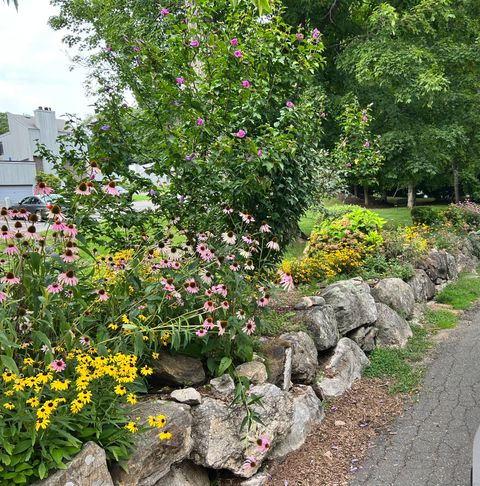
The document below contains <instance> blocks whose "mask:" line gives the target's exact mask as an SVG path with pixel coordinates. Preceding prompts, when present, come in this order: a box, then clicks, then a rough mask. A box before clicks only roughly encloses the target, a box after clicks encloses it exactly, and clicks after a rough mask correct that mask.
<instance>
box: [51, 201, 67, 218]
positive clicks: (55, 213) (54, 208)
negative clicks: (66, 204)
mask: <svg viewBox="0 0 480 486" xmlns="http://www.w3.org/2000/svg"><path fill="white" fill-rule="evenodd" d="M47 208H48V217H49V218H50V219H53V220H54V221H55V220H57V219H58V220H59V221H64V220H65V216H64V215H63V214H62V209H61V208H60V206H58V204H53V205H52V204H47Z"/></svg>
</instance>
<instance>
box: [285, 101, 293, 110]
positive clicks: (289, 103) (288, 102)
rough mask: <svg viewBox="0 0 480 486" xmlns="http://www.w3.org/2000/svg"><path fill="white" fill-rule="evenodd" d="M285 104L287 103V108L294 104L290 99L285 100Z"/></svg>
mask: <svg viewBox="0 0 480 486" xmlns="http://www.w3.org/2000/svg"><path fill="white" fill-rule="evenodd" d="M285 104H286V105H287V108H293V107H294V106H295V105H294V104H293V102H292V101H287V102H286V103H285Z"/></svg>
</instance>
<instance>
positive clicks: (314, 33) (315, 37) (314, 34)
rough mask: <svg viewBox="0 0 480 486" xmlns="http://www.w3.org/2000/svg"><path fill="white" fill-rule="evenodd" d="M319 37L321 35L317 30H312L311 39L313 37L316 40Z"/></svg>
mask: <svg viewBox="0 0 480 486" xmlns="http://www.w3.org/2000/svg"><path fill="white" fill-rule="evenodd" d="M320 35H321V34H320V31H319V30H318V29H317V28H315V29H313V32H312V37H313V38H314V39H318V38H320Z"/></svg>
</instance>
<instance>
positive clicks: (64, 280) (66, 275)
mask: <svg viewBox="0 0 480 486" xmlns="http://www.w3.org/2000/svg"><path fill="white" fill-rule="evenodd" d="M58 281H59V283H61V284H64V285H69V286H70V287H73V286H75V285H77V284H78V278H77V277H75V272H74V271H73V270H68V272H63V273H61V274H60V275H59V276H58Z"/></svg>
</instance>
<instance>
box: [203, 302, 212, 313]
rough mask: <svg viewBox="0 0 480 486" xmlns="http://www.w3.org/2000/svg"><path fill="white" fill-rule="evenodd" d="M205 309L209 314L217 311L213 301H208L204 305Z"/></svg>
mask: <svg viewBox="0 0 480 486" xmlns="http://www.w3.org/2000/svg"><path fill="white" fill-rule="evenodd" d="M203 308H204V309H205V310H206V311H207V312H213V311H214V310H215V303H214V302H213V300H207V301H206V302H205V304H203Z"/></svg>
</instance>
